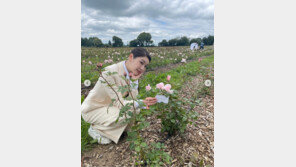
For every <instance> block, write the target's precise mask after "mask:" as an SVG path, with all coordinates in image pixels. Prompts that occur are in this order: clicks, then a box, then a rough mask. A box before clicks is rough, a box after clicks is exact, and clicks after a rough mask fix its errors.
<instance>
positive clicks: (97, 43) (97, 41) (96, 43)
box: [88, 37, 103, 47]
mask: <svg viewBox="0 0 296 167" xmlns="http://www.w3.org/2000/svg"><path fill="white" fill-rule="evenodd" d="M88 40H89V42H90V43H91V46H94V47H102V46H103V43H102V40H100V39H99V38H98V37H90V38H89V39H88Z"/></svg>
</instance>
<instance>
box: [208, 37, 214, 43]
mask: <svg viewBox="0 0 296 167" xmlns="http://www.w3.org/2000/svg"><path fill="white" fill-rule="evenodd" d="M213 44H214V36H212V35H209V36H208V45H213Z"/></svg>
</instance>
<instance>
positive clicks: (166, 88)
mask: <svg viewBox="0 0 296 167" xmlns="http://www.w3.org/2000/svg"><path fill="white" fill-rule="evenodd" d="M171 88H172V86H171V84H166V85H165V86H164V87H163V89H164V90H166V91H167V92H169V91H170V90H171Z"/></svg>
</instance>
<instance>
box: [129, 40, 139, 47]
mask: <svg viewBox="0 0 296 167" xmlns="http://www.w3.org/2000/svg"><path fill="white" fill-rule="evenodd" d="M129 45H130V47H137V46H138V45H139V41H138V40H137V39H134V40H132V41H130V43H129Z"/></svg>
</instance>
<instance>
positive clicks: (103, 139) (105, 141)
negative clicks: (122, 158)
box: [88, 126, 112, 144]
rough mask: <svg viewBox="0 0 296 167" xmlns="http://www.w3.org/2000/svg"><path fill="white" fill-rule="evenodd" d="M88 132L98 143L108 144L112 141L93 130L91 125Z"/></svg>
mask: <svg viewBox="0 0 296 167" xmlns="http://www.w3.org/2000/svg"><path fill="white" fill-rule="evenodd" d="M88 134H89V135H90V136H91V137H92V138H93V139H94V140H95V139H98V143H99V144H110V143H111V142H112V141H111V140H110V139H108V138H106V137H104V136H102V135H100V134H99V133H98V132H97V131H95V130H94V129H93V128H92V127H91V126H90V127H89V129H88Z"/></svg>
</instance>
